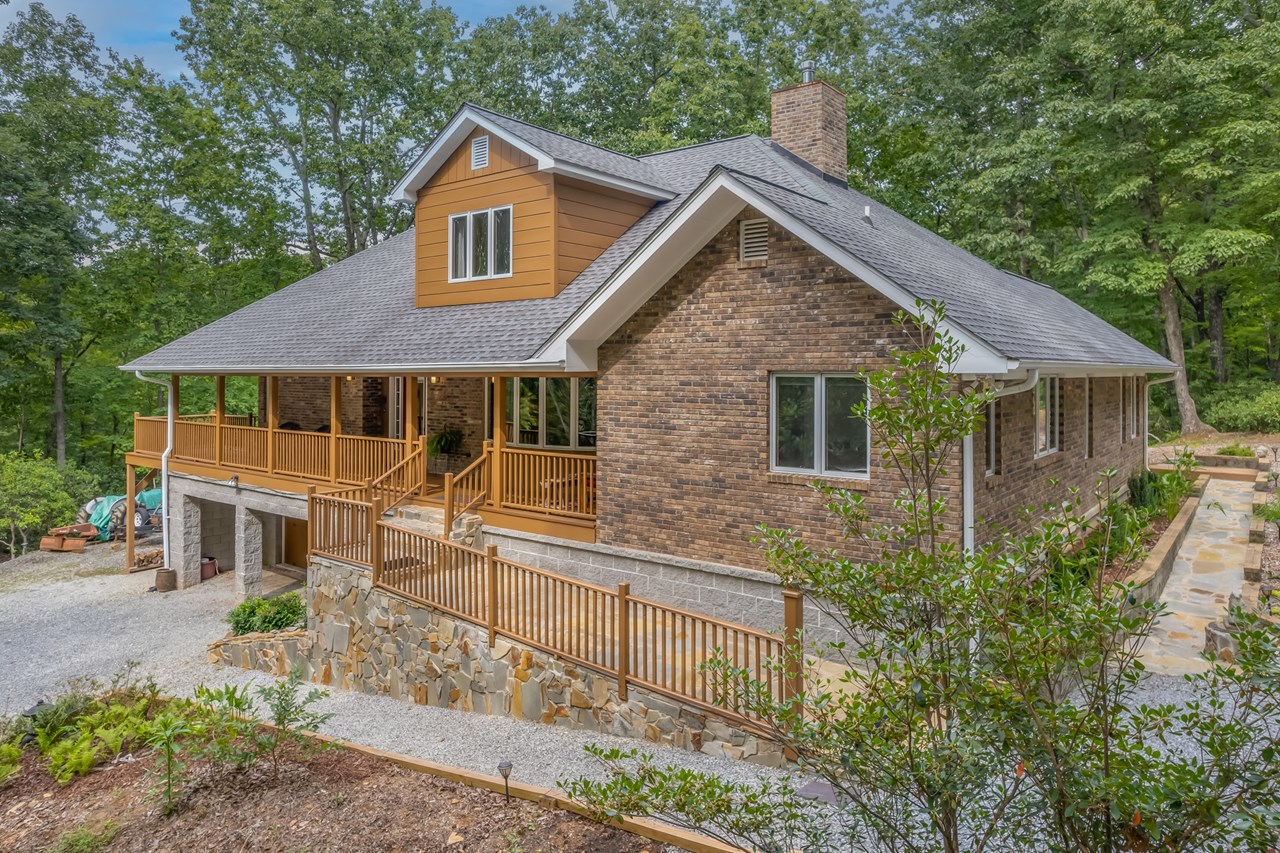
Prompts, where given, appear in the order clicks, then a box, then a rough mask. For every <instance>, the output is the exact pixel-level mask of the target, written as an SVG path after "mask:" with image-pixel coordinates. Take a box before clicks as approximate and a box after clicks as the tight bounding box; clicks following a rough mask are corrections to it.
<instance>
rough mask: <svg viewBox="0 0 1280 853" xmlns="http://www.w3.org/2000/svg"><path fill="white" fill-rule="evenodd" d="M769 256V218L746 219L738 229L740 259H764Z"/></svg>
mask: <svg viewBox="0 0 1280 853" xmlns="http://www.w3.org/2000/svg"><path fill="white" fill-rule="evenodd" d="M768 257H769V220H767V219H744V220H743V221H742V224H741V225H740V226H739V230H738V260H740V261H763V260H765V259H766V258H768Z"/></svg>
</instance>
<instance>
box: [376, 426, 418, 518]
mask: <svg viewBox="0 0 1280 853" xmlns="http://www.w3.org/2000/svg"><path fill="white" fill-rule="evenodd" d="M426 459H427V450H426V440H425V439H420V440H419V441H418V445H417V447H415V448H414V450H413V452H412V453H410V454H409V455H408V456H406V457H405V458H404V459H402V460H401V461H400V464H398V465H396V466H394V467H393V468H391V469H390V470H389V471H387V473H385V474H383V475H382V476H381V477H378V478H376V479H373V480H370V481H369V482H368V484H367V485H366V486H365V489H364V491H365V496H364V500H365V501H366V502H371V501H372V500H373V499H374V498H382V507H383V510H384V511H386V510H390V509H394V508H396V507H397V506H399V505H400V504H402V503H404V502H405V501H406V500H408V499H409V498H411V497H413V496H414V495H416V494H418V493H419V492H420V491H421V490H422V484H423V481H424V480H425V479H426V470H427V466H426Z"/></svg>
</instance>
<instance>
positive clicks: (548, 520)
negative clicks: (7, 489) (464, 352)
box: [126, 374, 596, 542]
mask: <svg viewBox="0 0 1280 853" xmlns="http://www.w3.org/2000/svg"><path fill="white" fill-rule="evenodd" d="M594 385H595V383H594V378H592V377H589V376H582V377H568V376H554V377H545V376H544V377H538V376H517V377H511V376H476V375H469V374H433V375H417V374H403V375H382V376H372V375H355V374H351V375H329V376H316V375H307V376H296V375H285V374H281V375H268V376H257V377H246V376H230V375H217V376H195V375H184V376H174V377H173V378H172V387H173V392H172V393H173V396H174V401H173V402H174V406H173V411H175V412H176V413H177V416H176V417H175V419H174V423H173V446H172V450H171V453H170V470H171V471H173V472H178V473H186V474H191V475H194V476H199V477H205V478H207V479H213V480H221V481H233V482H234V483H236V484H237V485H240V486H244V487H257V488H263V489H272V490H278V491H286V492H296V493H300V494H305V493H307V492H309V491H317V492H321V493H325V492H328V493H332V494H336V495H338V496H344V497H351V498H361V499H366V500H372V499H373V497H375V496H376V497H378V498H380V503H381V504H382V506H383V508H384V510H389V509H392V508H394V507H395V506H397V505H399V504H403V503H413V504H418V505H423V506H428V507H437V508H439V509H440V510H442V512H443V515H444V522H445V526H446V529H447V528H450V527H451V526H452V524H453V521H454V520H456V519H457V518H458V517H459V516H460V515H462V514H463V513H467V512H472V513H477V514H479V515H481V516H482V517H483V518H484V521H485V523H486V524H489V525H493V526H498V527H504V528H508V529H515V530H524V531H527V532H534V533H544V534H547V535H555V536H560V537H562V538H569V539H574V540H577V541H585V542H592V541H594V538H595V508H596V453H595V443H596V438H595V436H596V432H595V387H594ZM255 386H256V388H255ZM168 435H169V424H168V419H167V416H142V415H140V414H138V415H135V416H134V449H133V451H132V452H130V453H129V454H128V455H127V456H126V464H127V466H128V468H129V472H128V473H129V477H128V482H129V483H132V482H134V479H135V476H134V475H135V470H136V469H137V468H139V467H144V468H154V467H158V466H159V464H160V458H161V456H162V454H163V453H164V450H165V447H166V445H167V443H168ZM130 491H132V490H130Z"/></svg>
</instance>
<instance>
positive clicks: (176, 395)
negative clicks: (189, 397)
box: [166, 373, 182, 420]
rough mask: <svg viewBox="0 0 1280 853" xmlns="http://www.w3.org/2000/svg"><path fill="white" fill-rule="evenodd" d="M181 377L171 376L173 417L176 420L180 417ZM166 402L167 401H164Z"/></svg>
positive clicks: (177, 375)
mask: <svg viewBox="0 0 1280 853" xmlns="http://www.w3.org/2000/svg"><path fill="white" fill-rule="evenodd" d="M181 392H182V376H181V375H179V374H177V373H175V374H173V417H174V420H177V419H178V418H180V417H181V416H182V393H181ZM166 402H167V401H166Z"/></svg>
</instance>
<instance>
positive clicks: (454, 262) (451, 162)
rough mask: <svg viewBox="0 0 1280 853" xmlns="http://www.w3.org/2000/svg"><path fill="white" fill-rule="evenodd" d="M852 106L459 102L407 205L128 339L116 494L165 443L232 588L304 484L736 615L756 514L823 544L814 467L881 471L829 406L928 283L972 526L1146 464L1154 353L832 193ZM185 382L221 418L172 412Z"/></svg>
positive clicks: (796, 93) (286, 556)
mask: <svg viewBox="0 0 1280 853" xmlns="http://www.w3.org/2000/svg"><path fill="white" fill-rule="evenodd" d="M810 76H811V75H810ZM846 127H847V122H846V115H845V96H844V95H843V94H842V93H841V92H839V91H838V90H836V89H835V88H833V87H832V86H830V85H828V84H826V83H824V82H821V81H816V80H813V79H806V80H805V81H804V82H802V83H800V84H798V85H795V86H791V87H788V88H785V89H782V90H780V91H778V92H775V93H774V95H773V138H772V139H761V138H758V137H755V136H740V137H734V138H731V139H725V140H721V141H718V142H711V143H706V144H702V145H694V146H690V147H686V148H680V149H675V150H671V151H664V152H660V153H657V154H652V155H648V156H644V157H630V156H626V155H623V154H619V153H617V152H613V151H609V150H606V149H603V148H599V147H597V146H594V145H590V144H587V143H585V142H581V141H578V140H575V139H571V138H568V137H565V136H561V135H559V134H555V133H552V132H550V131H547V130H544V129H542V128H538V127H535V126H532V125H529V124H526V123H523V122H520V121H517V120H515V119H512V118H509V117H506V116H502V115H499V114H497V113H494V112H491V111H488V110H485V109H481V108H479V107H476V106H472V105H464V106H463V107H462V108H461V109H459V111H458V112H457V113H456V114H455V115H454V116H453V118H452V119H451V120H450V121H449V123H448V124H447V126H446V127H445V128H444V130H443V131H442V132H441V133H440V135H439V136H438V137H437V138H436V140H435V141H434V142H433V143H432V144H431V146H430V147H429V148H428V149H427V150H426V151H425V152H423V153H422V155H421V156H420V157H419V158H418V160H417V161H416V162H415V163H414V164H413V166H412V167H411V169H410V170H409V172H408V173H407V174H406V176H405V177H404V179H403V180H402V181H401V183H400V185H399V186H398V187H397V188H396V191H395V198H396V200H398V201H400V202H404V203H407V204H412V205H414V207H415V227H413V228H411V229H409V230H407V231H405V232H404V233H402V234H400V235H398V236H395V237H393V238H391V239H389V240H387V241H385V242H383V243H381V244H379V245H376V246H373V247H370V248H368V249H366V250H364V251H362V252H360V253H358V254H356V255H354V256H352V257H350V258H347V259H346V260H344V261H341V262H340V263H336V264H334V265H333V266H331V267H329V268H327V269H325V270H323V271H321V272H319V273H316V274H314V275H312V276H310V277H308V278H306V279H304V280H302V281H300V282H298V283H296V284H294V285H291V286H290V287H287V288H284V289H283V290H281V291H279V292H277V293H274V294H272V295H270V296H268V297H266V298H264V299H261V300H259V301H258V302H255V303H254V304H252V305H249V306H247V307H245V308H243V309H241V310H240V311H237V312H235V313H233V314H231V315H229V316H227V317H225V318H223V319H221V320H218V321H217V322H215V323H212V324H210V325H209V326H207V327H205V328H202V329H200V330H198V331H195V332H193V333H191V334H189V335H187V336H185V337H183V338H181V339H179V340H177V341H174V342H173V343H170V344H168V345H166V346H164V347H161V348H160V349H158V350H156V351H154V352H152V353H150V354H148V355H145V356H143V357H141V358H139V359H137V360H135V361H133V362H131V363H130V364H127V365H125V366H124V368H123V369H126V370H131V371H137V372H138V373H139V375H140V377H141V375H142V374H143V373H152V374H165V375H167V376H168V378H167V379H164V380H158V381H162V382H166V383H168V384H169V385H170V387H171V393H170V395H169V398H170V404H171V405H170V414H169V417H168V418H164V417H161V418H142V417H139V418H138V419H137V423H136V436H135V450H134V451H133V452H131V453H130V454H129V455H128V457H127V465H128V471H129V485H130V493H131V494H132V487H133V484H134V482H135V478H136V476H137V472H138V469H139V468H146V469H151V468H155V467H157V466H159V465H160V464H161V463H160V459H161V457H164V458H165V459H166V465H167V477H168V483H169V485H168V489H167V502H168V508H167V513H168V524H167V528H166V529H167V534H166V536H167V543H166V544H167V547H168V549H169V565H170V566H172V567H174V568H175V569H177V572H178V582H179V585H180V586H186V585H190V584H192V583H196V582H198V580H199V560H200V558H201V556H203V555H206V554H211V555H212V556H215V557H217V558H218V559H219V560H220V562H222V563H223V565H224V566H232V567H234V568H235V569H236V572H237V581H238V583H239V584H240V586H241V588H242V589H243V591H244V592H245V593H246V594H248V593H252V592H254V591H255V589H256V584H257V578H258V577H259V576H260V572H261V570H262V568H263V567H267V568H271V567H273V566H278V565H281V564H284V565H289V564H292V565H296V566H305V565H306V564H307V562H308V559H309V550H314V548H315V543H316V541H317V536H319V535H320V534H319V533H317V531H316V529H315V527H316V524H317V523H318V522H317V519H315V518H312V517H311V516H310V514H309V504H308V497H307V496H308V493H309V492H311V493H317V492H318V493H324V492H326V491H327V492H330V493H335V494H336V493H345V494H347V495H351V494H357V495H362V496H363V498H364V499H368V500H372V498H373V497H374V496H378V495H380V496H381V498H380V500H381V502H380V503H379V504H378V508H379V510H380V512H383V513H387V514H395V515H398V516H401V517H405V518H408V519H410V520H415V521H417V522H418V523H420V524H423V525H436V527H435V530H436V532H437V533H438V534H439V535H440V536H442V537H443V538H446V539H450V538H452V539H459V538H464V539H465V540H466V541H467V542H468V543H471V544H474V545H479V544H480V543H481V542H483V543H485V544H488V545H496V546H497V548H498V550H499V552H500V553H503V554H506V555H510V557H511V558H512V559H519V560H522V561H524V562H525V563H528V564H531V565H534V566H538V567H541V568H543V569H546V570H548V571H554V572H556V573H559V574H562V575H565V576H568V577H572V578H577V579H580V580H584V581H591V582H595V583H601V584H606V585H608V584H613V583H616V582H618V581H619V580H629V581H630V582H631V583H632V587H633V588H635V589H636V590H637V594H641V591H642V590H643V594H651V595H655V596H660V597H663V598H666V599H667V600H670V601H673V602H676V603H683V604H684V605H685V606H689V607H697V608H698V609H699V610H701V611H702V612H705V613H710V614H713V615H715V616H717V617H720V618H723V619H734V620H738V621H745V622H748V623H751V622H753V621H757V622H758V621H760V620H759V619H756V618H755V617H756V614H757V611H758V610H760V609H761V608H762V606H763V607H768V608H771V607H772V604H770V602H777V601H778V600H779V591H778V590H777V589H776V588H775V586H774V584H773V582H772V580H771V579H770V576H769V575H768V574H767V573H765V572H764V571H762V570H763V569H764V568H765V566H764V563H763V560H762V558H761V556H760V553H759V552H758V550H757V548H756V547H755V546H754V545H753V544H752V542H751V537H752V534H753V531H754V529H755V527H756V525H758V524H760V523H762V522H764V523H769V524H773V525H789V526H793V527H795V528H796V529H798V530H800V531H802V532H803V533H805V534H807V535H809V536H811V537H813V538H814V539H815V540H816V541H817V542H819V543H832V544H834V543H833V540H832V536H833V527H832V525H831V524H830V523H829V521H828V519H827V518H826V517H825V512H824V510H823V509H822V508H821V506H820V502H819V500H818V499H817V497H816V496H815V495H814V494H813V492H812V490H811V488H810V483H811V482H812V481H813V480H814V479H820V480H823V481H827V482H833V483H837V484H840V485H843V486H847V487H851V488H853V489H858V490H863V491H865V492H866V493H867V494H868V495H869V497H870V499H871V505H872V506H873V507H885V506H887V505H888V504H889V502H891V501H892V499H893V497H894V495H895V494H896V492H897V490H898V484H897V483H896V482H895V481H894V480H893V478H892V477H891V476H890V475H889V474H888V472H887V471H886V470H884V469H883V468H882V467H881V462H880V459H879V454H878V453H877V452H876V448H875V447H874V445H873V444H872V443H871V441H870V437H869V435H868V431H867V427H866V424H865V421H863V420H861V419H858V418H856V417H850V416H849V412H850V411H851V410H852V409H853V408H854V407H855V406H856V405H858V404H860V403H861V402H862V401H863V400H864V399H865V386H864V385H863V383H862V381H861V380H860V379H859V378H858V375H859V373H860V372H863V371H871V370H874V369H876V368H878V367H880V366H882V365H884V364H885V363H886V362H887V361H888V358H889V353H890V351H891V350H892V349H893V348H895V347H897V346H899V345H900V344H902V343H903V340H902V338H901V337H900V331H899V330H898V329H897V328H896V327H895V326H894V325H893V324H892V323H891V316H892V314H893V313H894V312H896V311H898V310H900V309H907V310H912V309H913V308H914V306H915V304H916V301H917V300H918V299H924V300H941V301H942V302H944V303H945V304H946V307H947V311H948V320H947V329H946V331H947V332H948V333H949V334H951V335H953V336H955V337H956V338H958V339H959V340H960V341H962V342H963V343H964V345H965V347H966V349H965V354H964V357H963V360H962V363H961V365H960V368H959V370H960V373H961V374H962V375H963V376H964V377H966V378H972V379H977V380H982V381H986V382H990V383H991V384H992V385H993V386H994V387H995V388H997V389H999V394H1000V396H999V398H998V400H997V402H996V403H995V404H994V405H993V406H992V411H991V412H990V424H989V426H988V427H987V428H986V430H985V431H984V432H983V434H980V435H975V436H973V437H972V439H971V440H970V441H967V442H966V443H965V445H964V448H963V450H962V452H961V453H960V454H959V458H957V459H955V460H953V464H952V465H951V466H950V470H951V471H952V472H953V475H952V478H951V481H950V482H949V484H948V488H949V490H950V493H951V494H950V497H951V498H952V501H953V506H954V507H955V508H956V511H957V512H958V513H960V514H961V516H962V520H963V524H960V525H957V534H956V535H957V537H958V538H960V539H963V542H964V544H966V545H971V544H973V543H974V542H980V541H982V540H983V538H984V537H986V536H990V535H992V530H993V529H995V528H998V527H1000V526H1003V525H1012V524H1015V523H1017V519H1018V510H1019V509H1021V508H1022V507H1024V506H1026V505H1030V504H1038V503H1041V502H1042V501H1044V500H1046V499H1048V498H1049V497H1051V491H1050V487H1049V485H1048V478H1050V477H1053V478H1057V479H1058V480H1059V481H1060V482H1061V483H1062V486H1061V488H1066V487H1067V486H1080V487H1088V486H1090V485H1091V484H1092V483H1093V481H1094V479H1095V477H1096V476H1097V472H1098V471H1100V470H1102V469H1104V468H1115V469H1117V470H1118V472H1119V473H1120V476H1121V477H1122V478H1123V477H1125V476H1127V475H1128V474H1129V473H1131V472H1132V471H1134V470H1135V469H1137V468H1139V467H1140V466H1141V465H1143V464H1144V458H1145V436H1146V398H1147V393H1146V388H1147V385H1148V382H1149V381H1150V379H1153V378H1156V377H1160V376H1167V375H1170V374H1171V373H1172V372H1173V371H1174V370H1175V369H1176V368H1175V366H1174V365H1173V364H1172V363H1170V362H1169V361H1168V360H1166V359H1164V358H1163V357H1161V356H1160V355H1158V354H1157V353H1154V352H1152V351H1151V350H1149V349H1148V348H1146V347H1145V346H1143V345H1142V344H1140V343H1138V342H1137V341H1135V340H1133V339H1132V338H1130V337H1129V336H1127V335H1125V334H1124V333H1123V332H1121V331H1119V330H1117V329H1115V328H1113V327H1112V326H1110V325H1108V324H1107V323H1105V322H1103V321H1102V320H1101V319H1099V318H1098V317H1096V316H1094V315H1092V314H1090V313H1089V312H1087V311H1085V310H1084V309H1083V308H1081V307H1079V306H1077V305H1075V304H1074V303H1072V302H1071V301H1070V300H1069V299H1067V298H1066V297H1064V296H1062V295H1060V294H1058V293H1057V292H1055V291H1054V290H1052V289H1050V288H1048V287H1045V286H1043V285H1041V284H1038V283H1036V282H1033V281H1029V280H1027V279H1024V278H1021V277H1019V276H1016V275H1013V274H1011V273H1007V272H1004V271H1002V270H999V269H996V268H994V267H992V266H990V265H989V264H986V263H984V262H983V261H981V260H979V259H977V258H975V257H973V256H972V255H970V254H968V253H967V252H965V251H963V250H962V249H960V248H958V247H956V246H954V245H952V244H951V243H948V242H947V241H945V240H943V239H942V238H940V237H938V236H937V235H935V234H933V233H931V232H929V231H928V230H926V229H924V228H922V227H920V226H918V225H916V224H915V223H912V222H910V221H908V220H907V219H905V218H904V217H902V216H900V215H898V214H896V213H894V212H893V211H892V210H889V209H887V208H886V207H884V206H883V205H881V204H879V203H878V202H876V201H874V200H873V199H871V198H869V197H867V196H865V195H863V194H861V193H859V192H857V191H855V190H853V189H850V188H849V187H848V185H847V181H846V174H847V159H846V157H847V146H848V140H847V138H846ZM192 377H212V379H211V380H201V381H212V382H213V383H215V385H216V398H217V401H218V402H217V404H216V405H215V407H214V411H213V412H203V411H202V412H193V411H185V410H184V409H183V404H182V394H181V389H182V387H183V385H184V383H187V382H191V381H194V380H193V379H192ZM229 377H256V379H257V382H258V388H259V394H258V404H257V406H256V409H254V410H252V411H237V412H230V411H228V410H227V408H226V405H225V403H224V398H225V393H224V389H225V386H226V382H227V381H228V378H229ZM153 381H157V380H153ZM236 381H244V380H240V379H238V380H236ZM166 451H167V452H166ZM326 523H327V522H326ZM770 612H771V611H770Z"/></svg>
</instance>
